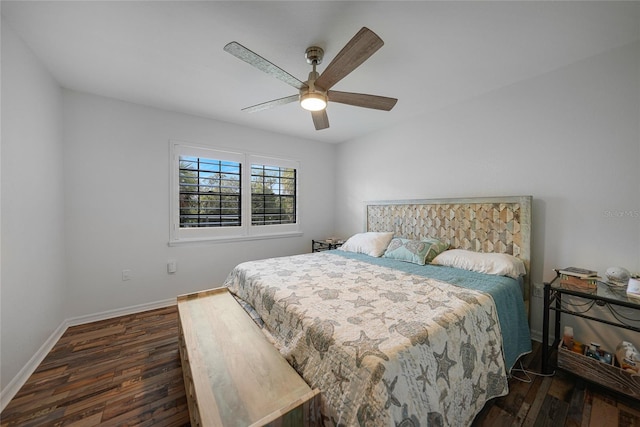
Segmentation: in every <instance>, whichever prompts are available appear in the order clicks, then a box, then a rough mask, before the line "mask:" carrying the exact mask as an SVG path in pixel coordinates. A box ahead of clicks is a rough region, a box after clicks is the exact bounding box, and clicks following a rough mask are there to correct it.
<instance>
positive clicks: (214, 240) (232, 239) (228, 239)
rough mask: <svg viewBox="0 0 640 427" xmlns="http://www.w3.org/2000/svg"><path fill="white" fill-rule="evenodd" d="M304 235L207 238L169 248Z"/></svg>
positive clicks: (170, 243) (282, 234) (296, 232)
mask: <svg viewBox="0 0 640 427" xmlns="http://www.w3.org/2000/svg"><path fill="white" fill-rule="evenodd" d="M303 234H304V233H303V232H302V231H292V232H287V233H274V234H260V235H255V236H234V237H232V236H225V237H206V238H201V239H180V240H170V241H169V246H192V245H211V244H218V243H232V242H248V241H252V240H265V239H284V238H288V237H300V236H302V235H303Z"/></svg>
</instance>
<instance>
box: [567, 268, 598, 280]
mask: <svg viewBox="0 0 640 427" xmlns="http://www.w3.org/2000/svg"><path fill="white" fill-rule="evenodd" d="M557 271H558V273H560V274H564V275H565V276H574V277H579V278H581V279H586V278H591V277H598V272H597V271H594V270H589V269H587V268H579V267H567V268H561V269H559V270H557Z"/></svg>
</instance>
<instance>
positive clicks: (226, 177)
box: [178, 156, 242, 227]
mask: <svg viewBox="0 0 640 427" xmlns="http://www.w3.org/2000/svg"><path fill="white" fill-rule="evenodd" d="M178 161H179V177H180V190H179V192H180V194H179V197H180V227H231V226H239V225H242V200H241V198H240V196H241V193H242V183H241V180H240V178H241V173H242V165H241V164H240V163H238V162H229V161H225V160H219V159H207V158H201V157H193V156H180V157H179V159H178Z"/></svg>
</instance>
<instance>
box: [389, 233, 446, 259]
mask: <svg viewBox="0 0 640 427" xmlns="http://www.w3.org/2000/svg"><path fill="white" fill-rule="evenodd" d="M447 247H449V245H447V244H446V243H443V242H441V241H440V240H438V239H422V240H409V239H402V238H400V237H394V238H393V239H392V240H391V242H390V243H389V246H387V250H386V252H385V253H384V257H385V258H391V259H397V260H400V261H406V262H412V263H414V264H418V265H425V264H427V263H428V262H431V260H432V259H433V258H435V256H436V255H438V254H439V253H440V252H442V251H444V250H445V249H447Z"/></svg>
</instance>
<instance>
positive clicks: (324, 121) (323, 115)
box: [224, 27, 398, 130]
mask: <svg viewBox="0 0 640 427" xmlns="http://www.w3.org/2000/svg"><path fill="white" fill-rule="evenodd" d="M383 44H384V42H383V41H382V39H381V38H380V37H378V35H377V34H376V33H374V32H373V31H371V30H370V29H368V28H366V27H363V28H362V29H361V30H360V31H358V33H357V34H356V35H355V36H353V38H352V39H351V40H349V42H348V43H347V44H346V45H345V46H344V47H343V48H342V50H341V51H340V52H339V53H338V55H336V57H335V58H333V61H331V63H330V64H329V65H328V66H327V68H325V70H324V71H323V72H322V74H319V73H318V72H317V71H316V65H319V64H320V63H321V62H322V58H323V56H324V51H323V50H322V48H320V47H318V46H311V47H309V48H307V50H306V51H305V58H306V59H307V62H308V63H309V64H311V66H312V67H313V70H312V71H311V72H310V73H309V78H308V79H307V81H305V82H303V81H300V80H298V79H297V78H295V77H294V76H292V75H291V74H289V73H287V72H286V71H284V70H283V69H282V68H280V67H278V66H276V65H275V64H273V63H271V62H269V61H268V60H266V59H264V58H263V57H261V56H260V55H258V54H256V53H254V52H252V51H250V50H249V49H247V48H246V47H244V46H242V45H241V44H240V43H237V42H231V43H229V44H227V45H226V46H225V47H224V50H225V51H226V52H229V53H230V54H231V55H233V56H235V57H237V58H239V59H241V60H243V61H245V62H246V63H248V64H250V65H253V66H254V67H256V68H257V69H259V70H261V71H263V72H265V73H267V74H270V75H272V76H274V77H275V78H277V79H279V80H282V81H283V82H285V83H287V84H288V85H290V86H293V87H294V88H296V89H298V91H299V93H298V94H297V95H291V96H286V97H284V98H279V99H274V100H272V101H267V102H263V103H261V104H257V105H253V106H251V107H247V108H243V109H242V111H247V112H250V113H253V112H256V111H260V110H265V109H267V108H272V107H275V106H278V105H284V104H288V103H290V102H295V101H300V106H301V107H302V108H304V109H305V110H308V111H311V117H312V119H313V124H314V125H315V128H316V130H321V129H326V128H328V127H329V118H328V117H327V111H326V107H327V103H328V102H329V101H331V102H339V103H341V104H348V105H354V106H356V107H364V108H373V109H376V110H384V111H389V110H391V109H392V108H393V107H394V105H396V102H398V100H397V99H396V98H388V97H385V96H377V95H367V94H363V93H353V92H339V91H336V90H331V88H332V87H333V86H334V85H335V84H336V83H338V82H339V81H340V80H342V79H343V78H344V77H346V76H347V75H348V74H349V73H351V72H352V71H353V70H355V69H356V68H357V67H358V66H359V65H360V64H362V63H363V62H364V61H366V60H367V59H369V57H370V56H371V55H373V54H374V53H375V52H376V51H377V50H378V49H380V48H381V47H382V45H383Z"/></svg>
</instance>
